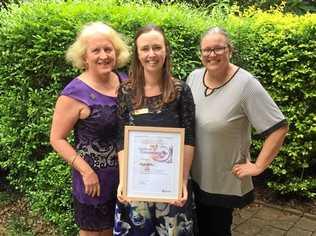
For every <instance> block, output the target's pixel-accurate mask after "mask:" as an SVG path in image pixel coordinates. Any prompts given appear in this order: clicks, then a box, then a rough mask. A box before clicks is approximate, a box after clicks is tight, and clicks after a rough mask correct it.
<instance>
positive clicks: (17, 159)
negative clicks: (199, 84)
mask: <svg viewBox="0 0 316 236" xmlns="http://www.w3.org/2000/svg"><path fill="white" fill-rule="evenodd" d="M116 3H117V1H110V0H108V1H102V0H96V1H92V0H91V1H84V2H80V1H74V2H63V1H56V2H43V1H34V2H25V3H24V4H22V5H21V6H20V7H18V6H15V5H13V6H12V8H11V9H9V10H8V11H7V10H2V11H0V18H1V21H0V167H1V168H4V169H6V170H7V171H8V173H9V175H8V179H9V181H10V182H11V184H12V185H13V186H15V187H16V188H17V189H19V190H20V191H23V192H25V193H26V194H27V196H28V197H29V199H30V201H31V203H32V205H33V209H34V210H38V211H40V212H41V213H42V214H43V215H44V216H45V217H46V218H47V219H49V220H51V221H52V222H54V223H56V224H58V225H59V227H60V228H61V230H62V231H63V232H64V233H65V234H66V235H70V234H71V233H73V232H76V231H75V230H74V227H75V226H74V225H73V219H72V214H73V213H72V211H71V209H72V207H71V197H70V169H69V167H68V166H67V165H66V164H65V163H64V162H63V161H62V160H61V159H60V158H59V157H57V155H56V154H55V153H54V152H53V150H52V148H51V147H50V145H49V141H48V140H49V129H50V122H51V116H52V112H53V107H54V103H55V101H56V98H57V96H58V92H59V91H60V90H61V89H62V87H63V86H64V85H65V84H66V83H67V82H69V81H70V80H71V79H72V78H73V77H74V76H75V75H77V74H78V71H76V70H74V69H72V67H71V66H70V65H68V64H67V63H66V62H65V60H64V52H65V50H66V48H67V47H68V46H69V45H70V43H71V42H72V41H73V40H74V38H75V35H76V32H77V31H78V29H79V28H80V27H81V26H82V24H84V23H87V22H90V21H104V22H107V23H109V24H111V25H112V26H113V27H114V28H115V29H117V30H118V31H119V32H121V33H122V34H124V35H125V36H126V38H127V39H128V40H129V41H130V39H132V38H133V36H134V33H135V31H136V29H137V28H138V27H139V26H142V25H144V24H146V23H149V22H154V23H156V24H158V25H161V26H162V27H163V28H164V29H165V31H166V33H167V37H168V38H169V39H170V41H171V47H172V58H173V69H174V70H173V72H174V75H175V76H176V77H178V78H181V79H185V78H186V76H187V75H188V74H189V73H190V72H191V71H192V70H193V69H194V68H196V67H198V66H200V61H199V51H198V43H199V37H200V34H201V33H202V32H203V31H204V30H206V29H207V28H208V27H209V26H212V25H220V26H224V27H225V28H227V29H228V31H229V32H231V35H232V38H233V40H234V43H235V47H236V49H237V50H236V52H235V54H234V58H233V60H234V62H235V63H236V64H238V65H240V66H241V67H243V68H245V69H247V70H249V71H250V72H251V73H253V74H255V75H256V76H257V77H258V79H259V80H260V81H261V83H262V84H263V85H264V86H265V88H266V89H267V90H268V91H269V93H270V94H271V95H272V96H273V98H274V99H275V101H276V102H277V103H278V105H279V106H280V108H281V110H282V111H283V112H284V114H285V115H286V116H287V117H288V121H289V123H290V133H289V135H288V137H287V139H286V144H285V146H284V148H283V149H282V151H281V152H280V154H279V155H278V157H277V158H276V160H275V161H274V162H273V165H272V166H271V168H270V171H271V173H272V176H271V178H270V179H269V183H268V185H269V186H270V187H271V188H273V189H275V190H276V191H278V192H280V193H282V194H288V193H291V194H298V195H303V196H305V197H308V198H315V197H316V194H315V190H316V180H315V173H313V171H312V170H313V168H315V162H316V160H315V156H316V155H315V154H316V153H315V150H316V149H315V136H316V127H315V123H316V118H315V104H316V103H315V95H316V94H315V93H316V91H315V81H316V72H315V65H314V64H315V61H316V60H315V59H316V58H315V57H316V55H315V53H314V52H315V49H316V41H315V38H314V36H315V34H316V15H314V14H307V15H304V16H293V15H284V14H281V13H280V12H278V11H275V12H271V13H264V12H261V11H251V10H249V11H246V12H245V13H240V12H239V11H238V9H231V12H230V13H229V14H228V15H222V11H221V10H218V11H216V9H215V10H214V11H213V15H209V13H206V12H203V11H201V10H192V9H189V8H188V7H187V6H183V5H159V6H158V5H155V6H152V5H146V4H145V5H137V4H132V3H130V4H119V5H117V4H116ZM237 16H238V17H237ZM260 143H261V141H259V140H258V141H255V142H254V149H253V150H254V152H253V156H254V157H255V156H256V155H257V153H258V150H259V145H260Z"/></svg>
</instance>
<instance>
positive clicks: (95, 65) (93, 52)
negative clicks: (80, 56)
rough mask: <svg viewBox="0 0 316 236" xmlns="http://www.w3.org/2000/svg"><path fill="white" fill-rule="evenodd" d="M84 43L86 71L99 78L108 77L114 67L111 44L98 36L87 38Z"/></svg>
mask: <svg viewBox="0 0 316 236" xmlns="http://www.w3.org/2000/svg"><path fill="white" fill-rule="evenodd" d="M86 43H87V44H86V45H87V48H86V53H85V56H84V61H85V63H86V71H87V72H88V73H91V74H93V75H94V76H97V77H100V78H101V77H104V76H107V75H109V74H110V73H111V71H112V70H113V69H114V68H115V65H116V53H115V49H114V46H113V44H112V42H111V41H110V40H108V39H107V38H106V37H105V36H103V35H101V34H98V35H96V36H93V37H90V38H88V39H87V42H86Z"/></svg>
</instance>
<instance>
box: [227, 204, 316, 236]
mask: <svg viewBox="0 0 316 236" xmlns="http://www.w3.org/2000/svg"><path fill="white" fill-rule="evenodd" d="M232 231H233V236H254V235H256V236H283V235H285V236H316V215H313V214H310V213H304V212H302V211H300V210H296V209H291V208H285V207H280V206H277V205H272V204H266V203H264V202H255V203H253V204H251V205H249V206H248V207H245V208H243V209H241V210H239V209H236V210H235V211H234V220H233V227H232Z"/></svg>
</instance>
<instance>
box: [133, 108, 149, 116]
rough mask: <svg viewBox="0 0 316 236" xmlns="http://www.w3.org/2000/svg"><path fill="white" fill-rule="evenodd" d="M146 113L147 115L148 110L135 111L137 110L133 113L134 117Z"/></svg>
mask: <svg viewBox="0 0 316 236" xmlns="http://www.w3.org/2000/svg"><path fill="white" fill-rule="evenodd" d="M147 113H149V109H148V108H141V109H137V110H135V111H133V114H134V115H142V114H147Z"/></svg>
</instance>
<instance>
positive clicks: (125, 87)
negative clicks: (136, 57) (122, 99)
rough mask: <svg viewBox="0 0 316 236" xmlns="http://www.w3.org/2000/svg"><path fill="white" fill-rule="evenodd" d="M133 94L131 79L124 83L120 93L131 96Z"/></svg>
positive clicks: (121, 85)
mask: <svg viewBox="0 0 316 236" xmlns="http://www.w3.org/2000/svg"><path fill="white" fill-rule="evenodd" d="M131 92H132V81H131V80H129V79H127V80H124V81H122V83H121V84H120V87H119V93H120V94H124V95H127V94H130V93H131Z"/></svg>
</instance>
